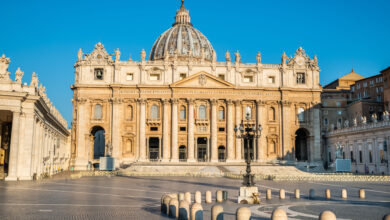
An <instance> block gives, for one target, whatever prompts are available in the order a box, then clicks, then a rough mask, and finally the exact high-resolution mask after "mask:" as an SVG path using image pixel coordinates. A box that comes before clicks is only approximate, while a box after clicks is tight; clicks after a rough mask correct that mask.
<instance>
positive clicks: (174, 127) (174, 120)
mask: <svg viewBox="0 0 390 220" xmlns="http://www.w3.org/2000/svg"><path fill="white" fill-rule="evenodd" d="M171 101H172V130H171V131H172V134H171V135H172V143H171V147H172V149H171V150H172V155H171V162H178V161H179V154H178V152H177V150H178V148H177V141H178V139H177V126H178V125H177V103H178V100H177V99H172V100H171Z"/></svg>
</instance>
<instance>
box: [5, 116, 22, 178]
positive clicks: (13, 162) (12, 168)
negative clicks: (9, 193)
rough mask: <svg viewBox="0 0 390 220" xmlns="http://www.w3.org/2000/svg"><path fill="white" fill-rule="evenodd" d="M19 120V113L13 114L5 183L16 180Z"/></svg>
mask: <svg viewBox="0 0 390 220" xmlns="http://www.w3.org/2000/svg"><path fill="white" fill-rule="evenodd" d="M19 120H20V112H13V116H12V131H11V146H10V148H11V149H10V155H9V167H8V176H7V177H6V178H5V180H7V181H8V180H11V181H13V180H17V179H18V178H17V176H16V170H17V164H18V154H19Z"/></svg>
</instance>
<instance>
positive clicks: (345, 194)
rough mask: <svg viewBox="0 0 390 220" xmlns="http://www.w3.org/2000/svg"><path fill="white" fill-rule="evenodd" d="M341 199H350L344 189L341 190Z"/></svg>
mask: <svg viewBox="0 0 390 220" xmlns="http://www.w3.org/2000/svg"><path fill="white" fill-rule="evenodd" d="M341 198H343V199H347V198H348V195H347V190H346V189H342V190H341Z"/></svg>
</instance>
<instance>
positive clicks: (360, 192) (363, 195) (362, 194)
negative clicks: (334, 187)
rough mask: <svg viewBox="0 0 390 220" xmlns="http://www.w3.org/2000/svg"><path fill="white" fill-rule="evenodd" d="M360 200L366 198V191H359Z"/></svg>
mask: <svg viewBox="0 0 390 220" xmlns="http://www.w3.org/2000/svg"><path fill="white" fill-rule="evenodd" d="M359 198H361V199H365V198H366V192H365V191H364V189H360V190H359Z"/></svg>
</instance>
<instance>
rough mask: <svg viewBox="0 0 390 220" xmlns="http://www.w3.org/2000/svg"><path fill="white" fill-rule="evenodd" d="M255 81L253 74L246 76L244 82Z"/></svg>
mask: <svg viewBox="0 0 390 220" xmlns="http://www.w3.org/2000/svg"><path fill="white" fill-rule="evenodd" d="M251 82H253V76H244V83H251Z"/></svg>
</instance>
